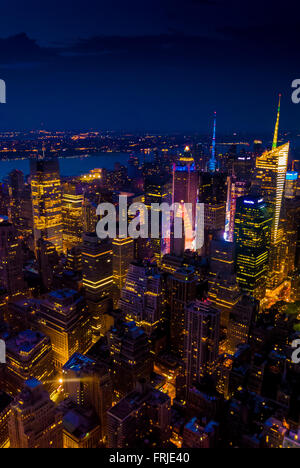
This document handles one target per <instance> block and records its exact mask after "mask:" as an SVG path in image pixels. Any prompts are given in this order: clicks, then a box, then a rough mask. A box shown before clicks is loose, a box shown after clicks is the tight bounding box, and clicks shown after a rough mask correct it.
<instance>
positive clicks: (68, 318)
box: [38, 289, 91, 370]
mask: <svg viewBox="0 0 300 468" xmlns="http://www.w3.org/2000/svg"><path fill="white" fill-rule="evenodd" d="M38 325H39V329H40V330H41V331H42V332H43V333H45V334H46V335H47V336H49V338H50V340H51V343H52V349H53V360H54V365H55V367H56V369H57V370H61V368H62V367H63V365H64V364H65V363H66V362H67V361H68V359H70V357H71V356H72V355H73V354H74V353H76V352H79V353H84V352H86V351H87V349H88V348H89V346H90V344H91V336H90V327H89V325H90V320H89V315H88V312H87V310H86V305H85V302H84V299H83V297H82V296H80V295H79V294H78V293H77V292H76V291H72V290H68V289H64V290H60V291H53V292H51V293H49V294H48V295H47V296H46V297H45V298H44V299H42V300H41V301H40V310H39V312H38Z"/></svg>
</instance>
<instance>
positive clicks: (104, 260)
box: [82, 232, 113, 342]
mask: <svg viewBox="0 0 300 468" xmlns="http://www.w3.org/2000/svg"><path fill="white" fill-rule="evenodd" d="M82 271H83V286H84V288H85V294H86V299H87V304H88V308H89V314H90V317H91V327H92V333H93V341H94V342H96V341H97V340H98V339H99V338H100V336H101V334H104V333H105V332H106V331H107V330H106V325H105V323H106V322H105V315H106V314H107V312H108V311H109V310H110V309H111V308H112V304H113V250H112V244H111V241H110V240H108V239H107V240H100V239H99V238H98V237H97V234H96V233H95V232H91V233H85V234H84V236H83V244H82Z"/></svg>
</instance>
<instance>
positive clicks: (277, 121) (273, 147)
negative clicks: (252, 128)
mask: <svg viewBox="0 0 300 468" xmlns="http://www.w3.org/2000/svg"><path fill="white" fill-rule="evenodd" d="M280 102H281V94H279V102H278V110H277V119H276V125H275V131H274V138H273V145H272V149H275V148H277V143H278V131H279V119H280Z"/></svg>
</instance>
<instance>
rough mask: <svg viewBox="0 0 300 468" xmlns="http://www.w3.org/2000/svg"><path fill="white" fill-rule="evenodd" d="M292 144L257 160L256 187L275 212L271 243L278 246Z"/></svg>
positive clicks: (276, 149)
mask: <svg viewBox="0 0 300 468" xmlns="http://www.w3.org/2000/svg"><path fill="white" fill-rule="evenodd" d="M289 148H290V144H289V143H286V144H284V145H282V146H280V147H278V148H274V149H272V150H271V151H266V152H265V153H263V154H262V155H261V156H259V157H258V158H257V159H256V185H257V186H258V190H259V193H260V195H261V196H262V197H263V198H264V200H265V202H266V203H268V204H269V205H270V207H271V209H272V212H273V223H272V235H271V242H272V244H276V242H277V241H278V239H279V237H280V233H279V227H280V226H279V221H280V214H281V208H282V200H283V193H284V186H285V179H286V172H287V163H288V155H289Z"/></svg>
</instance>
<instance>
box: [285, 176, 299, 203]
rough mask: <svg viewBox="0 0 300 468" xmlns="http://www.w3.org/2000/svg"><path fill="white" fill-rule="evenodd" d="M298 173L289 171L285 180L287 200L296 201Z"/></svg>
mask: <svg viewBox="0 0 300 468" xmlns="http://www.w3.org/2000/svg"><path fill="white" fill-rule="evenodd" d="M297 185H298V172H295V171H289V172H287V173H286V178H285V192H284V196H285V198H290V199H294V198H295V197H296V194H297Z"/></svg>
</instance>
